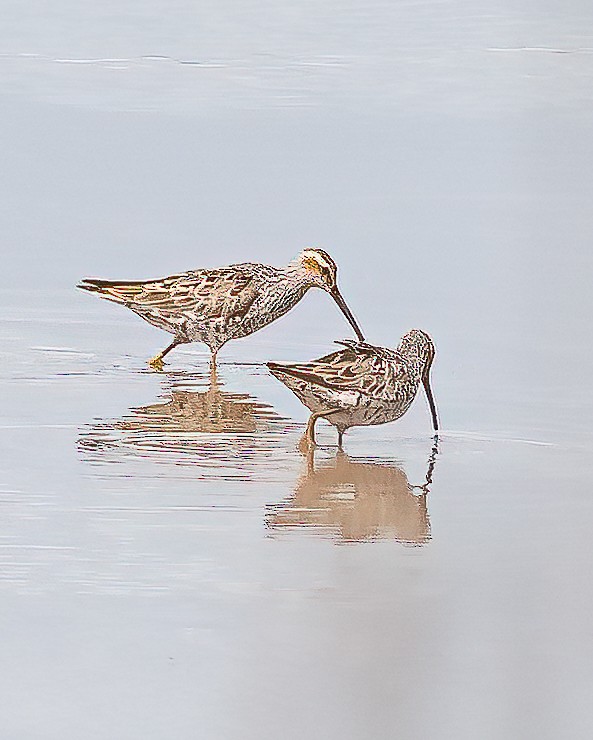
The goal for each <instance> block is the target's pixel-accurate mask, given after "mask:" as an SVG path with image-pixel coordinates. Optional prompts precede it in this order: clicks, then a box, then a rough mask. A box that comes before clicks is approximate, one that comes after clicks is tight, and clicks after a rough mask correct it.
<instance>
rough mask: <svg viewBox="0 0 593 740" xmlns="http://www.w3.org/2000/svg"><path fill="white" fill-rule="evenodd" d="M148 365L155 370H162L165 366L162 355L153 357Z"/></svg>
mask: <svg viewBox="0 0 593 740" xmlns="http://www.w3.org/2000/svg"><path fill="white" fill-rule="evenodd" d="M148 365H149V367H151V368H152V369H153V370H159V371H161V372H162V370H163V368H164V367H165V363H164V362H163V357H162V355H157V356H156V357H153V358H152V360H149V361H148Z"/></svg>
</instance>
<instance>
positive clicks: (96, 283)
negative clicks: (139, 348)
mask: <svg viewBox="0 0 593 740" xmlns="http://www.w3.org/2000/svg"><path fill="white" fill-rule="evenodd" d="M78 287H79V288H82V289H83V290H87V291H89V292H91V293H97V294H98V295H99V296H100V297H101V298H106V299H107V300H110V301H113V302H115V303H119V304H121V305H124V306H126V307H127V308H129V309H130V310H131V311H134V313H136V314H138V315H139V316H141V317H142V318H143V319H144V320H145V321H148V323H150V324H152V325H153V326H157V327H159V328H160V329H164V330H165V331H168V332H170V333H171V334H173V335H174V340H173V342H172V343H171V344H170V345H169V347H167V348H166V349H165V350H164V351H163V352H161V353H160V354H159V355H157V357H155V358H154V359H153V360H152V361H151V364H153V365H154V366H156V367H159V366H160V365H162V359H163V357H164V356H165V355H166V354H167V353H168V352H169V351H170V350H171V349H173V348H174V347H176V346H177V345H179V344H185V343H188V342H203V343H204V344H206V345H208V347H209V348H210V351H211V352H212V355H213V356H214V357H215V356H216V353H217V352H218V350H219V349H220V348H221V347H222V346H223V345H224V344H226V342H228V341H229V340H231V339H240V338H241V337H245V336H247V335H249V334H253V332H256V331H258V330H259V329H262V328H263V327H264V326H267V325H268V324H269V323H271V322H272V321H274V320H275V319H277V318H279V317H280V316H282V315H284V314H285V313H286V312H287V311H289V310H290V309H291V308H292V307H293V306H295V305H296V304H297V303H298V302H299V301H300V300H301V298H302V297H303V296H304V295H305V293H306V292H307V291H308V290H309V288H313V287H317V288H321V289H323V290H325V291H327V292H328V293H330V295H331V296H332V297H333V298H334V300H335V301H336V303H337V304H338V306H339V307H340V309H341V310H342V312H343V313H344V315H345V316H346V318H347V319H348V321H349V322H350V324H351V326H352V327H353V329H354V331H355V332H356V334H357V336H358V338H359V339H361V340H362V339H363V335H362V332H361V331H360V329H359V327H358V324H357V323H356V321H355V319H354V317H353V316H352V314H351V313H350V310H349V309H348V306H347V305H346V303H345V301H344V299H343V298H342V296H341V294H340V291H339V289H338V286H337V267H336V264H335V263H334V261H333V260H332V259H331V257H330V256H329V255H328V254H327V252H324V251H323V250H321V249H305V250H304V251H303V252H302V253H301V254H300V255H299V256H298V257H297V258H296V259H295V260H293V262H291V263H290V264H289V265H288V266H287V267H285V268H277V267H271V266H269V265H262V264H258V263H252V262H245V263H241V264H237V265H229V266H228V267H221V268H217V269H213V270H209V269H208V270H207V269H204V270H191V271H189V272H184V273H181V274H179V275H171V276H169V277H166V278H162V279H159V280H143V281H119V280H118V281H113V280H97V279H95V278H86V279H85V280H83V281H82V282H81V283H80V285H79V286H78Z"/></svg>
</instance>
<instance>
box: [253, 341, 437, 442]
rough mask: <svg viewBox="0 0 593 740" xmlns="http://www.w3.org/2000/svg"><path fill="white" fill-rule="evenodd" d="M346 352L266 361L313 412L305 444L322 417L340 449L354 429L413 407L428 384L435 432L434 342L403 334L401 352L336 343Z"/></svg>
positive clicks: (358, 343)
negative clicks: (309, 358) (296, 361)
mask: <svg viewBox="0 0 593 740" xmlns="http://www.w3.org/2000/svg"><path fill="white" fill-rule="evenodd" d="M337 344H343V345H344V346H345V349H341V350H338V351H337V352H333V353H332V354H330V355H326V356H325V357H320V358H319V359H318V360H312V361H311V362H306V363H301V364H290V363H278V362H268V363H267V366H268V368H269V370H270V372H271V373H272V374H273V375H274V376H275V377H276V378H278V380H280V381H282V382H283V383H284V384H285V385H286V386H287V387H288V388H290V390H291V391H292V392H293V393H294V394H295V395H296V396H297V397H298V398H299V400H300V401H302V403H304V404H305V406H307V407H308V408H309V409H310V410H311V412H312V413H311V417H310V418H309V422H308V424H307V429H306V432H305V439H304V441H305V445H306V446H307V445H314V444H315V422H316V421H317V419H319V418H320V417H322V418H324V419H326V420H327V421H329V423H330V424H333V425H334V426H335V427H336V428H337V430H338V445H339V446H340V447H341V446H342V435H343V434H344V432H345V431H346V430H347V429H349V428H350V427H354V426H369V425H371V424H385V423H386V422H389V421H395V420H396V419H399V418H400V417H401V416H403V415H404V414H405V413H406V411H407V410H408V409H409V408H410V406H411V404H412V401H413V400H414V397H415V396H416V391H417V390H418V386H419V384H420V381H422V384H423V385H424V390H425V391H426V397H427V399H428V404H429V406H430V412H431V415H432V424H433V427H434V430H435V432H436V431H438V418H437V410H436V406H435V402H434V398H433V395H432V390H431V387H430V367H431V365H432V361H433V358H434V344H433V342H432V339H431V338H430V337H429V336H428V334H426V333H425V332H423V331H420V329H412V330H411V331H409V332H408V333H407V334H405V335H404V336H403V337H402V339H401V341H400V343H399V345H398V347H397V349H395V350H391V349H386V348H385V347H374V346H373V345H371V344H366V343H365V342H355V341H353V340H345V341H343V342H337Z"/></svg>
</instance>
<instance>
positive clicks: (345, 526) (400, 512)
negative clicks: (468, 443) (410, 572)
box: [266, 444, 438, 545]
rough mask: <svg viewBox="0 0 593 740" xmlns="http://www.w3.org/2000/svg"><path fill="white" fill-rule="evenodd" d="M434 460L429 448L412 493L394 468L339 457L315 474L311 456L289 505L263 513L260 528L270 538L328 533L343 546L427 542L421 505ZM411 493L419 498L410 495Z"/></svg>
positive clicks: (427, 528)
mask: <svg viewBox="0 0 593 740" xmlns="http://www.w3.org/2000/svg"><path fill="white" fill-rule="evenodd" d="M437 454H438V448H437V446H436V444H435V446H434V447H433V449H432V452H431V455H430V458H429V463H428V470H427V473H426V478H425V483H424V485H422V486H415V487H414V486H411V485H410V484H409V483H408V479H407V477H406V474H405V473H404V471H403V470H401V469H400V468H399V467H397V466H396V465H393V464H387V463H377V462H363V461H356V460H353V459H351V458H349V457H348V456H347V455H346V454H344V453H343V452H338V454H337V457H336V458H335V460H334V461H332V463H331V464H329V465H325V466H324V467H321V468H318V469H317V470H315V468H314V465H313V452H312V450H311V452H310V453H309V466H308V471H307V474H306V475H304V476H303V477H302V478H301V479H300V480H299V482H298V485H297V487H296V489H295V492H294V495H293V497H292V498H291V499H290V501H288V502H283V503H281V504H278V505H273V506H270V507H269V511H268V514H267V517H266V524H267V526H268V528H269V529H271V530H272V531H275V532H278V531H283V530H287V529H288V530H290V529H297V528H305V529H307V530H308V531H310V532H313V533H317V534H322V535H326V534H327V533H328V532H333V533H336V534H337V535H338V536H339V538H340V539H341V540H343V541H346V542H360V541H363V540H376V539H395V540H398V541H399V542H404V543H408V544H415V545H422V544H424V543H425V542H427V541H428V540H429V539H430V520H429V516H428V509H427V501H426V499H427V494H428V488H429V485H430V484H431V483H432V472H433V468H434V464H435V458H436V455H437ZM414 488H419V489H420V491H421V493H419V494H417V495H416V494H414Z"/></svg>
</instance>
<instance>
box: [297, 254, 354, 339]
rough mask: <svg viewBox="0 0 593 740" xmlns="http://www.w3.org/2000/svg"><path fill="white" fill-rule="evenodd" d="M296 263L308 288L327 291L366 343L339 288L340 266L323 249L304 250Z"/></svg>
mask: <svg viewBox="0 0 593 740" xmlns="http://www.w3.org/2000/svg"><path fill="white" fill-rule="evenodd" d="M296 263H297V266H298V270H299V272H300V274H301V275H302V277H303V278H304V280H305V282H306V283H307V287H310V288H321V289H322V290H325V291H327V292H328V293H329V294H330V295H331V297H332V298H333V299H334V301H335V302H336V303H337V304H338V306H339V308H340V310H341V311H342V313H343V314H344V316H345V317H346V318H347V319H348V322H349V323H350V325H351V326H352V328H353V329H354V331H355V333H356V336H357V337H358V339H359V340H360V341H361V342H364V335H363V333H362V332H361V330H360V327H359V326H358V324H357V323H356V320H355V318H354V316H353V315H352V313H351V311H350V309H349V308H348V306H347V304H346V301H345V300H344V299H343V298H342V294H341V293H340V290H339V288H338V266H337V265H336V263H335V262H334V261H333V259H332V258H331V257H330V256H329V254H328V253H327V252H325V251H324V250H323V249H312V248H310V249H304V250H303V251H302V252H301V253H300V254H299V256H298V257H297V258H296Z"/></svg>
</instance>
